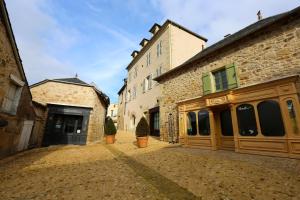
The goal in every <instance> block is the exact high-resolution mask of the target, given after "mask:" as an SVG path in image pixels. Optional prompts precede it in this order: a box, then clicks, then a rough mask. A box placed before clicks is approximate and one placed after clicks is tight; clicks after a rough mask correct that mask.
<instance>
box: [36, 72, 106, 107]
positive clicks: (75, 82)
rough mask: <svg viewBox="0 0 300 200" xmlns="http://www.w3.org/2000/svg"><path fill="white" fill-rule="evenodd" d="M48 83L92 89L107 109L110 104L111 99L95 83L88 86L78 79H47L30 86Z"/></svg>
mask: <svg viewBox="0 0 300 200" xmlns="http://www.w3.org/2000/svg"><path fill="white" fill-rule="evenodd" d="M47 82H58V83H65V84H73V85H79V86H86V87H92V88H93V89H94V90H95V92H96V93H97V94H98V95H99V97H100V98H101V99H102V100H103V101H104V103H105V105H106V106H107V107H108V106H109V104H110V99H109V97H108V96H107V95H106V94H105V93H104V92H102V91H101V90H100V89H99V88H98V87H97V86H96V85H95V84H94V83H91V84H88V83H86V82H84V81H82V80H80V79H79V78H77V77H74V78H58V79H45V80H43V81H40V82H37V83H35V84H32V85H31V86H30V88H33V87H36V86H39V85H42V84H44V83H47Z"/></svg>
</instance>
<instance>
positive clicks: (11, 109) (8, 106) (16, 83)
mask: <svg viewBox="0 0 300 200" xmlns="http://www.w3.org/2000/svg"><path fill="white" fill-rule="evenodd" d="M9 77H10V85H9V89H8V90H7V92H6V95H5V96H4V99H3V102H2V106H1V110H2V112H4V113H8V114H11V115H16V113H17V110H18V107H19V103H20V99H21V94H22V89H23V86H24V85H25V82H24V81H22V80H20V79H19V78H18V77H17V76H15V75H13V74H10V75H9ZM13 87H15V88H16V89H15V91H14V94H13V97H9V96H10V94H11V92H12V89H13Z"/></svg>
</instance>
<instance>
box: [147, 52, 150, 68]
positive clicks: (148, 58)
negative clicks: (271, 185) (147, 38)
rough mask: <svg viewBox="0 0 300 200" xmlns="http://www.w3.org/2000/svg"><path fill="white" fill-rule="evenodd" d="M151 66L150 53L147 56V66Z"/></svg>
mask: <svg viewBox="0 0 300 200" xmlns="http://www.w3.org/2000/svg"><path fill="white" fill-rule="evenodd" d="M150 64H151V55H150V52H149V53H148V54H147V66H149V65H150Z"/></svg>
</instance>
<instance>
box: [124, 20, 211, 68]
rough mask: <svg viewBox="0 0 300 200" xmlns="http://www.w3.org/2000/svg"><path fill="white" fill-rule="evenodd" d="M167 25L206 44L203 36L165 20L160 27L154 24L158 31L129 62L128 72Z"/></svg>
mask: <svg viewBox="0 0 300 200" xmlns="http://www.w3.org/2000/svg"><path fill="white" fill-rule="evenodd" d="M169 24H171V25H173V26H176V27H177V28H179V29H181V30H183V31H185V32H187V33H189V34H191V35H193V36H195V37H197V38H199V39H201V40H203V41H205V42H207V38H205V37H203V36H201V35H199V34H197V33H195V32H193V31H191V30H189V29H187V28H186V27H184V26H182V25H180V24H178V23H176V22H174V21H172V20H169V19H167V20H166V21H165V23H164V24H163V25H162V26H160V25H159V24H157V23H155V24H154V25H153V26H156V25H158V26H159V27H160V29H159V31H158V32H157V33H156V34H155V35H154V36H153V37H151V38H150V39H149V40H148V43H147V44H146V45H145V46H144V47H143V48H142V49H141V50H140V52H139V54H138V55H137V56H136V57H134V58H133V59H132V60H131V62H130V63H129V64H128V66H127V67H126V69H127V70H129V69H130V68H131V67H132V66H133V65H134V64H135V63H136V62H137V61H138V60H139V58H140V57H141V56H142V55H143V53H144V52H145V49H146V47H147V46H150V45H152V42H153V41H155V40H156V38H157V37H158V35H159V32H162V31H163V30H164V29H165V28H167V27H168V25H169ZM153 26H152V28H153ZM152 28H151V29H150V31H151V30H152Z"/></svg>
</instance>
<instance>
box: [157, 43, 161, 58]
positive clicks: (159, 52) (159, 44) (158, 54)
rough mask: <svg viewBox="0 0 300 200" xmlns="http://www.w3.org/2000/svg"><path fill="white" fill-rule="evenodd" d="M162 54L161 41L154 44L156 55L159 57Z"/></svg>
mask: <svg viewBox="0 0 300 200" xmlns="http://www.w3.org/2000/svg"><path fill="white" fill-rule="evenodd" d="M161 54H162V41H160V42H159V43H158V44H157V45H156V55H157V57H159V56H160V55H161Z"/></svg>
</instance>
